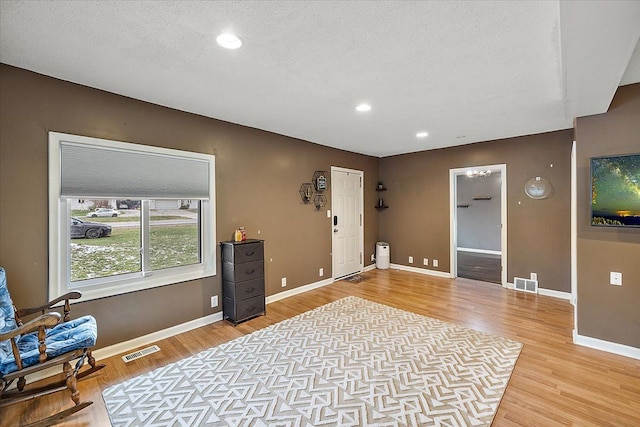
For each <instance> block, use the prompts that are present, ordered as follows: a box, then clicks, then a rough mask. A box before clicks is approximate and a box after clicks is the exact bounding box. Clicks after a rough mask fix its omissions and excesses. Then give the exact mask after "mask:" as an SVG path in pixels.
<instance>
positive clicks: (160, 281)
mask: <svg viewBox="0 0 640 427" xmlns="http://www.w3.org/2000/svg"><path fill="white" fill-rule="evenodd" d="M63 142H72V143H80V144H90V145H92V146H96V147H104V148H117V149H120V150H125V151H127V150H128V151H132V152H134V151H135V152H138V153H140V152H143V153H150V154H160V155H165V156H169V157H180V158H191V159H197V160H204V161H206V162H207V163H208V165H209V183H208V187H209V198H208V200H203V199H201V200H200V221H199V224H200V251H201V260H200V263H198V264H191V265H186V266H178V267H171V268H166V269H161V270H153V271H149V272H147V273H146V274H143V273H142V272H140V273H128V274H123V275H117V276H110V277H106V278H96V279H88V280H84V281H79V282H82V283H79V282H71V268H70V261H71V237H70V230H69V228H70V227H69V218H70V217H71V205H70V203H68V200H69V199H68V198H62V197H61V149H60V147H61V145H62V143H63ZM123 196H126V195H123ZM86 198H91V196H90V195H87V197H86ZM149 199H153V197H150V198H149ZM142 239H143V245H144V240H145V235H144V232H143V233H142ZM146 239H148V236H147V237H146ZM215 242H216V203H215V156H214V155H211V154H203V153H194V152H188V151H182V150H174V149H168V148H160V147H152V146H147V145H139V144H131V143H125V142H120V141H112V140H106V139H100V138H93V137H86V136H79V135H71V134H64V133H58V132H49V299H53V298H57V297H59V296H61V295H64V294H65V293H67V292H69V291H70V290H80V291H81V292H82V298H81V299H79V300H75V301H73V302H76V303H77V302H82V301H89V300H95V299H99V298H105V297H110V296H115V295H122V294H126V293H129V292H135V291H140V290H144V289H152V288H156V287H160V286H166V285H170V284H175V283H179V282H185V281H189V280H197V279H201V278H204V277H210V276H215V275H216V244H215ZM74 284H75V285H74Z"/></svg>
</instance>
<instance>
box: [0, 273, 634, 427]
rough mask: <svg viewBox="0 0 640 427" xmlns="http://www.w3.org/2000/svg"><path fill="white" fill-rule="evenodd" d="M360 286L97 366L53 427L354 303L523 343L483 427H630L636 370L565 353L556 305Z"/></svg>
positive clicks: (282, 304)
mask: <svg viewBox="0 0 640 427" xmlns="http://www.w3.org/2000/svg"><path fill="white" fill-rule="evenodd" d="M363 275H364V276H365V277H367V280H364V281H362V282H360V283H351V282H347V281H340V282H336V283H333V284H331V285H329V286H325V287H323V288H319V289H316V290H313V291H310V292H307V293H304V294H301V295H297V296H294V297H290V298H287V299H284V300H281V301H278V302H275V303H272V304H269V305H268V306H267V315H266V316H262V317H258V318H256V319H253V320H250V321H248V322H245V323H243V324H240V325H238V326H237V327H233V326H231V325H230V324H229V323H227V322H218V323H215V324H212V325H209V326H205V327H202V328H199V329H196V330H194V331H191V332H188V333H185V334H181V335H178V336H175V337H172V338H168V339H166V340H163V341H160V342H158V343H157V344H158V345H159V346H160V348H161V349H162V351H160V352H158V353H155V354H151V355H149V356H147V357H144V358H142V359H138V360H136V361H133V362H130V363H128V364H126V365H125V364H124V363H123V362H122V360H121V359H120V358H119V357H113V358H109V359H106V361H105V362H106V363H107V365H108V366H107V367H106V368H105V369H103V370H102V371H100V372H98V373H96V374H94V376H93V377H90V378H87V379H84V380H82V381H81V382H80V384H79V387H80V391H81V393H82V397H83V400H84V399H87V400H92V401H93V402H94V404H93V405H92V406H90V407H89V408H87V409H84V410H82V411H80V412H79V413H77V414H74V415H72V416H71V417H69V418H67V420H66V422H63V423H61V424H60V425H61V426H109V418H108V415H107V412H106V409H105V406H104V403H103V400H102V395H101V391H102V390H103V389H105V388H106V387H108V386H110V385H113V384H117V383H119V382H121V381H123V380H126V379H128V378H131V377H133V376H136V375H139V374H142V373H144V372H148V371H150V370H151V369H153V368H156V367H159V366H163V365H166V364H168V363H171V362H175V361H177V360H180V359H182V358H184V357H187V356H190V355H192V354H194V353H197V352H199V351H201V350H204V349H206V348H209V347H212V346H215V345H218V344H221V343H223V342H226V341H229V340H231V339H233V338H236V337H239V336H241V335H244V334H248V333H251V332H253V331H255V330H257V329H261V328H264V327H265V326H268V325H271V324H273V323H276V322H279V321H281V320H283V319H286V318H288V317H291V316H294V315H296V314H298V313H301V312H304V311H307V310H310V309H313V308H315V307H318V306H320V305H323V304H326V303H328V302H331V301H335V300H337V299H339V298H342V297H345V296H348V295H355V296H359V297H362V298H367V299H369V300H371V301H376V302H380V303H383V304H387V305H390V306H393V307H396V308H400V309H404V310H408V311H412V312H415V313H419V314H422V315H426V316H429V317H433V318H436V319H440V320H444V321H448V322H452V323H457V324H459V325H464V326H467V327H470V328H474V329H477V330H480V331H484V332H488V333H492V334H498V335H502V336H505V337H508V338H512V339H514V340H517V341H520V342H522V343H523V344H524V347H523V350H522V353H521V355H520V358H519V359H518V362H517V364H516V367H515V370H514V372H513V375H512V377H511V380H510V382H509V386H508V387H507V390H506V392H505V395H504V398H503V400H502V403H501V404H500V408H499V409H498V413H497V415H496V418H495V420H494V422H493V426H522V425H525V426H565V425H573V426H598V427H602V426H615V427H621V426H640V361H639V360H634V359H630V358H625V357H622V356H616V355H612V354H609V353H605V352H600V351H597V350H592V349H589V348H586V347H580V346H576V345H574V344H572V342H571V336H572V325H573V310H572V307H571V305H570V304H569V303H568V302H567V301H564V300H559V299H555V298H551V297H545V296H539V295H533V294H527V293H523V292H516V291H513V290H507V289H503V288H501V287H499V286H496V285H493V284H485V283H481V282H474V281H471V280H468V279H457V280H450V279H441V278H436V277H431V276H426V275H421V274H416V273H408V272H402V271H397V270H373V271H370V272H367V273H364V274H363ZM67 393H68V392H66V391H65V392H60V393H56V394H55V395H53V396H51V395H50V396H47V397H43V398H40V399H37V400H35V401H32V402H27V403H24V404H22V405H20V406H18V405H14V406H12V407H9V408H7V409H5V411H4V413H1V414H0V420H1V421H0V424H1V425H2V426H14V425H17V424H18V423H19V422H24V421H31V420H35V419H37V418H41V417H43V416H47V415H49V414H51V413H54V412H57V411H58V410H60V409H61V408H64V407H67V406H69V404H70V400H68V394H67Z"/></svg>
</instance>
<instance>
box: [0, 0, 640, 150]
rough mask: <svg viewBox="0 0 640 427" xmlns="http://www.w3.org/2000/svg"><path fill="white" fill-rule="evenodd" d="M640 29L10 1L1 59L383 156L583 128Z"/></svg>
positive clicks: (519, 13) (337, 4)
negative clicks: (230, 43)
mask: <svg viewBox="0 0 640 427" xmlns="http://www.w3.org/2000/svg"><path fill="white" fill-rule="evenodd" d="M229 30H231V31H234V32H235V33H237V34H238V35H239V36H240V37H241V38H242V39H243V40H244V46H243V47H242V48H241V49H239V50H235V51H230V50H225V49H222V48H221V47H219V46H218V45H217V44H216V43H215V37H216V36H217V35H218V34H219V33H221V32H223V31H229ZM639 37H640V2H639V1H584V2H583V1H570V2H565V1H562V2H558V1H491V2H489V1H456V2H454V1H358V2H355V1H251V2H249V1H243V2H240V1H231V2H225V1H215V2H214V1H145V2H142V1H83V2H79V1H7V0H4V1H1V2H0V62H3V63H6V64H9V65H14V66H17V67H21V68H25V69H28V70H33V71H35V72H38V73H42V74H45V75H49V76H53V77H57V78H59V79H63V80H68V81H71V82H75V83H79V84H83V85H87V86H92V87H96V88H99V89H103V90H106V91H109V92H113V93H117V94H122V95H126V96H129V97H132V98H137V99H141V100H145V101H149V102H152V103H155V104H160V105H164V106H168V107H172V108H176V109H179V110H183V111H188V112H192V113H197V114H201V115H203V116H208V117H213V118H217V119H221V120H226V121H229V122H233V123H239V124H242V125H246V126H250V127H254V128H258V129H264V130H268V131H272V132H276V133H279V134H283V135H288V136H292V137H296V138H300V139H304V140H307V141H311V142H315V143H318V144H322V145H327V146H331V147H336V148H341V149H345V150H349V151H354V152H358V153H364V154H369V155H373V156H380V157H384V156H389V155H394V154H399V153H407V152H414V151H420V150H426V149H433V148H440V147H448V146H454V145H461V144H468V143H473V142H478V141H486V140H492V139H499V138H507V137H512V136H519V135H527V134H535V133H540V132H546V131H553V130H558V129H567V128H571V127H572V122H573V118H574V117H576V116H585V115H590V114H597V113H603V112H605V111H606V110H607V108H608V106H609V104H610V102H611V100H612V98H613V95H614V93H615V90H616V88H617V87H618V85H620V84H630V83H636V82H640V65H639V59H638V58H640V52H639V51H638V48H637V47H636V46H637V44H638V38H639ZM634 48H635V55H634V57H633V59H631V60H630V58H631V57H632V54H633V53H634ZM627 64H629V67H627ZM364 101H366V102H369V103H371V105H372V106H373V108H372V110H371V111H370V112H368V113H358V112H356V111H355V110H354V107H355V106H356V105H357V104H359V103H360V102H364ZM421 130H426V131H428V132H429V136H428V137H427V138H425V139H417V138H416V137H415V134H416V132H418V131H421Z"/></svg>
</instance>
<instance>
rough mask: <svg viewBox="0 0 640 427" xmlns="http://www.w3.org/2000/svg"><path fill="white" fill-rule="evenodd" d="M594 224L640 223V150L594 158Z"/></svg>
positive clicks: (624, 224) (592, 195)
mask: <svg viewBox="0 0 640 427" xmlns="http://www.w3.org/2000/svg"><path fill="white" fill-rule="evenodd" d="M591 225H596V226H603V227H640V154H630V155H625V156H608V157H593V158H591Z"/></svg>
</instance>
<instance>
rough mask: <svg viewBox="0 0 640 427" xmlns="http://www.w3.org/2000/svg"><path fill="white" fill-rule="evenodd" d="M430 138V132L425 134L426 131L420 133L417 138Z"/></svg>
mask: <svg viewBox="0 0 640 427" xmlns="http://www.w3.org/2000/svg"><path fill="white" fill-rule="evenodd" d="M428 136H429V132H424V131H422V132H418V133H416V137H417V138H426V137H428Z"/></svg>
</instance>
